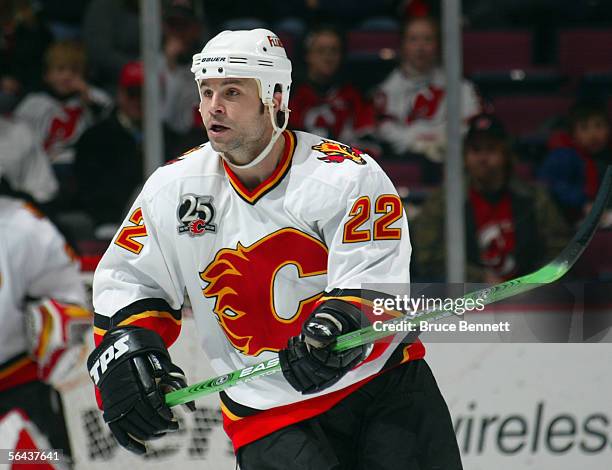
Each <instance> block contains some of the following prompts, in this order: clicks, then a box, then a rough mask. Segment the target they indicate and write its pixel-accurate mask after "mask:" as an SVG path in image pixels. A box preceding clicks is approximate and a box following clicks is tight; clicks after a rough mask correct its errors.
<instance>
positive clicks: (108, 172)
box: [75, 62, 144, 233]
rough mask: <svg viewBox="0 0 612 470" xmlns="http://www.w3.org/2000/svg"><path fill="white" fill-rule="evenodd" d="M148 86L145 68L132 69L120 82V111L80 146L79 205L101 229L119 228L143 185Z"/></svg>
mask: <svg viewBox="0 0 612 470" xmlns="http://www.w3.org/2000/svg"><path fill="white" fill-rule="evenodd" d="M143 83H144V74H143V67H142V63H141V62H129V63H127V64H126V65H125V66H124V67H123V69H122V70H121V74H120V78H119V87H118V91H117V108H116V109H115V110H114V111H113V112H112V113H111V114H110V116H108V117H107V118H106V119H104V120H103V121H102V122H100V123H98V124H96V125H95V126H92V127H91V128H90V129H88V130H87V131H86V132H85V133H84V134H83V136H82V137H81V138H80V139H79V141H78V143H77V145H76V161H75V172H76V177H77V188H78V191H77V195H78V198H77V200H78V201H79V204H80V208H81V209H82V210H84V211H85V212H86V213H87V214H88V215H89V216H90V217H91V219H92V220H93V222H94V225H95V226H98V227H99V226H101V225H104V224H115V228H116V225H118V224H119V223H120V222H121V220H122V218H123V216H124V215H125V211H126V210H127V206H126V204H129V201H130V200H131V197H132V195H133V193H134V191H135V190H136V189H137V188H138V186H139V185H140V184H141V183H142V179H143V169H142V155H143V147H142V130H141V127H142V125H141V123H142V116H143V115H142V85H143ZM109 231H110V232H111V233H112V232H114V229H112V228H109Z"/></svg>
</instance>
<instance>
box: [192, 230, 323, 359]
mask: <svg viewBox="0 0 612 470" xmlns="http://www.w3.org/2000/svg"><path fill="white" fill-rule="evenodd" d="M287 265H293V266H294V267H295V268H296V269H297V273H298V276H299V278H300V279H301V278H304V277H310V276H318V275H321V274H325V273H326V269H327V248H326V247H325V245H324V244H323V243H321V242H320V241H319V240H317V239H315V238H313V237H311V236H310V235H307V234H306V233H303V232H300V231H299V230H296V229H292V228H286V229H282V230H279V231H277V232H274V233H272V234H270V235H268V236H266V237H264V238H262V239H261V240H259V241H257V242H256V243H254V244H252V245H251V246H248V247H245V246H243V245H242V244H241V243H238V245H237V246H236V249H230V248H225V249H223V250H220V251H219V252H218V253H217V255H216V256H215V259H214V260H213V261H212V262H211V263H210V264H209V265H208V266H207V267H206V268H205V269H204V271H202V272H201V273H200V278H201V279H202V280H203V281H205V282H207V283H208V285H207V286H206V287H205V288H204V289H203V291H202V293H203V294H204V296H205V297H208V298H211V297H215V306H214V312H215V314H216V316H217V320H218V321H219V325H220V326H221V328H223V331H224V332H225V334H226V335H227V338H228V339H229V341H230V342H231V343H232V345H233V346H234V347H235V348H236V349H238V350H239V351H241V352H242V353H244V354H246V355H249V356H257V355H258V354H259V353H261V352H262V351H274V352H276V351H279V350H280V349H282V348H284V347H286V345H287V340H288V339H289V338H290V337H291V336H295V335H297V334H298V333H299V332H300V330H301V327H302V323H304V321H305V320H306V318H307V317H308V315H309V314H310V312H311V311H312V309H313V308H314V305H315V302H316V301H317V299H318V298H319V297H320V296H321V294H322V292H319V293H317V294H316V295H312V296H310V297H308V298H305V299H302V300H299V305H298V306H297V309H294V310H295V311H291V312H286V311H285V312H280V311H279V310H280V308H279V307H278V305H280V304H282V302H279V301H280V300H282V299H276V300H277V302H276V303H275V287H274V286H275V280H276V278H277V276H278V275H279V274H278V273H279V271H281V269H282V268H283V267H284V266H287ZM288 289H289V291H288ZM288 289H283V290H280V291H279V290H277V294H278V295H279V296H293V297H295V296H296V295H299V293H300V289H299V286H295V285H294V288H288ZM302 292H303V290H302Z"/></svg>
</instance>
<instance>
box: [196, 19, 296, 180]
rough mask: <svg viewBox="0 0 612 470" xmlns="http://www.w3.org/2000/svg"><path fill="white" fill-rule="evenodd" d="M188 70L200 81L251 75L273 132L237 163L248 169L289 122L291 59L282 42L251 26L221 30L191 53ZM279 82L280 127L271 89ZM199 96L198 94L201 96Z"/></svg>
mask: <svg viewBox="0 0 612 470" xmlns="http://www.w3.org/2000/svg"><path fill="white" fill-rule="evenodd" d="M191 71H192V72H193V73H194V75H195V80H196V82H197V83H198V90H199V89H200V87H199V84H200V82H201V80H204V79H208V78H224V77H231V78H253V79H255V80H256V81H257V84H258V86H259V95H260V98H261V102H262V103H263V104H264V106H267V107H268V110H269V112H270V119H271V121H272V127H273V128H274V133H273V134H272V139H271V140H270V143H269V144H268V145H267V146H266V148H265V149H264V150H263V151H262V152H261V153H260V154H259V155H258V156H257V157H256V158H255V159H254V160H252V161H251V162H250V163H247V164H246V165H236V164H235V163H230V162H229V161H228V160H227V159H226V158H225V156H224V155H223V154H221V156H222V157H223V158H224V159H225V160H226V161H227V162H228V163H229V164H230V165H231V166H234V167H237V168H250V167H253V166H255V165H257V164H258V163H259V162H261V161H262V160H263V159H264V158H265V157H266V155H267V154H268V153H269V151H270V150H271V149H272V146H273V145H274V143H275V142H276V140H277V139H278V138H279V137H280V135H281V134H282V132H283V131H284V130H285V128H286V127H287V122H288V121H289V93H290V91H291V61H290V60H289V59H288V58H287V53H286V52H285V48H284V47H283V44H282V42H281V41H280V39H279V38H278V36H276V34H274V33H273V32H272V31H269V30H267V29H253V30H251V31H223V32H221V33H219V34H217V35H216V36H215V37H214V38H212V39H211V40H210V41H209V42H208V43H207V44H206V45H205V46H204V49H202V52H200V53H199V54H195V55H194V56H193V64H192V66H191ZM276 85H280V87H281V90H282V100H281V104H280V109H279V111H281V112H283V113H284V122H283V124H282V126H280V127H279V125H278V123H277V122H276V119H275V115H274V101H273V97H274V89H275V88H276ZM200 98H201V97H200Z"/></svg>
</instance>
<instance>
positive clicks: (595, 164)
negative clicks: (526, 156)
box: [539, 102, 612, 223]
mask: <svg viewBox="0 0 612 470" xmlns="http://www.w3.org/2000/svg"><path fill="white" fill-rule="evenodd" d="M549 147H550V153H549V154H548V156H547V157H546V159H545V160H544V163H543V164H542V167H541V168H540V172H539V177H540V179H541V180H542V181H543V182H544V183H545V184H546V185H547V186H548V188H549V190H550V192H551V194H552V196H553V198H554V200H555V201H556V202H557V203H558V204H559V206H560V207H561V208H562V210H563V213H564V214H565V216H566V217H567V219H568V221H569V222H570V223H575V222H577V221H578V220H580V219H581V218H582V216H583V215H585V214H586V213H587V212H588V211H589V209H590V207H591V203H592V201H593V199H594V198H595V195H596V194H597V190H598V189H599V185H600V183H601V179H602V178H603V174H604V172H605V169H606V167H607V165H610V164H612V147H611V145H610V120H609V117H608V114H607V112H606V109H605V107H604V106H603V105H602V104H599V103H596V102H578V103H576V104H575V105H574V106H573V107H572V109H571V110H570V113H569V133H564V132H561V133H558V134H553V136H551V139H550V141H549Z"/></svg>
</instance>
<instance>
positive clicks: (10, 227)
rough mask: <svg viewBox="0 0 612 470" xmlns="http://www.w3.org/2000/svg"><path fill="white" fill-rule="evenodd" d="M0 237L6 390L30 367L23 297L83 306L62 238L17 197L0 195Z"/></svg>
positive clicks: (0, 350) (1, 378)
mask: <svg viewBox="0 0 612 470" xmlns="http://www.w3.org/2000/svg"><path fill="white" fill-rule="evenodd" d="M0 240H1V243H0V323H1V324H2V328H0V388H8V386H9V385H15V384H16V383H15V382H16V381H21V382H24V381H27V379H28V377H26V375H27V374H25V372H24V371H25V370H26V369H27V370H29V371H31V372H33V371H34V370H35V368H34V367H33V363H32V361H31V360H30V359H29V358H28V357H26V356H25V352H26V350H27V340H26V333H25V331H26V330H25V323H24V318H25V316H24V310H23V309H24V303H25V300H26V298H44V297H51V298H54V299H57V300H59V301H60V302H63V303H68V304H77V305H85V288H84V286H83V283H82V281H81V278H80V274H79V263H78V260H77V259H76V257H75V256H74V253H73V252H72V250H71V249H70V248H69V247H68V245H67V244H66V241H65V239H64V238H63V237H62V235H61V234H60V233H59V231H58V230H57V229H56V228H55V226H54V225H53V224H52V223H51V222H50V221H49V220H48V219H47V218H46V217H44V216H43V215H41V214H40V213H39V212H38V211H37V210H36V209H35V208H33V207H31V206H29V205H27V204H25V203H24V202H23V201H21V200H18V199H13V198H8V197H0ZM32 378H33V377H29V379H30V380H31V379H32ZM9 381H11V383H9Z"/></svg>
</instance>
